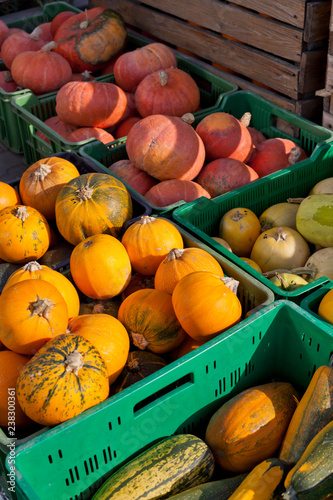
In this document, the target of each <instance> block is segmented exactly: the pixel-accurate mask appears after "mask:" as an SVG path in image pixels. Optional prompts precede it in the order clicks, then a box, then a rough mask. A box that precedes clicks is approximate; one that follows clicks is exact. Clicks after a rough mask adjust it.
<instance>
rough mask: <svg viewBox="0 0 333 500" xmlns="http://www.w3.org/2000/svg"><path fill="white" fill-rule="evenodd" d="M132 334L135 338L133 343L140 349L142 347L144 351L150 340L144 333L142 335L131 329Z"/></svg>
mask: <svg viewBox="0 0 333 500" xmlns="http://www.w3.org/2000/svg"><path fill="white" fill-rule="evenodd" d="M130 334H131V337H132V340H133V344H134V345H135V346H136V347H138V348H139V349H141V351H144V350H145V349H146V348H147V346H148V345H149V342H148V340H146V338H145V337H144V335H142V333H135V332H131V331H130Z"/></svg>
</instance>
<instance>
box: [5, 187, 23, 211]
mask: <svg viewBox="0 0 333 500" xmlns="http://www.w3.org/2000/svg"><path fill="white" fill-rule="evenodd" d="M20 204H21V199H20V195H19V193H18V192H17V191H16V189H15V188H13V186H11V185H10V184H8V183H7V182H1V181H0V210H2V209H3V208H6V207H10V206H12V205H20Z"/></svg>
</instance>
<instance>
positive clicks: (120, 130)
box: [115, 116, 141, 139]
mask: <svg viewBox="0 0 333 500" xmlns="http://www.w3.org/2000/svg"><path fill="white" fill-rule="evenodd" d="M140 120H141V117H140V116H129V117H128V118H125V119H122V120H121V122H120V123H119V125H117V129H116V132H115V138H116V139H120V138H121V137H125V136H127V135H128V132H129V131H130V130H131V128H132V127H133V125H135V124H136V123H137V122H139V121H140Z"/></svg>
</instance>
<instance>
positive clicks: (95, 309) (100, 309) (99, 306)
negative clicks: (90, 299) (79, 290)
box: [92, 304, 105, 314]
mask: <svg viewBox="0 0 333 500" xmlns="http://www.w3.org/2000/svg"><path fill="white" fill-rule="evenodd" d="M104 312H105V307H104V306H103V304H95V305H94V307H93V310H92V314H103V313H104Z"/></svg>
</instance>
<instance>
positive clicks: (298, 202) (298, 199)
mask: <svg viewBox="0 0 333 500" xmlns="http://www.w3.org/2000/svg"><path fill="white" fill-rule="evenodd" d="M303 200H304V198H288V199H287V202H288V203H295V204H300V203H302V201H303Z"/></svg>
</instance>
